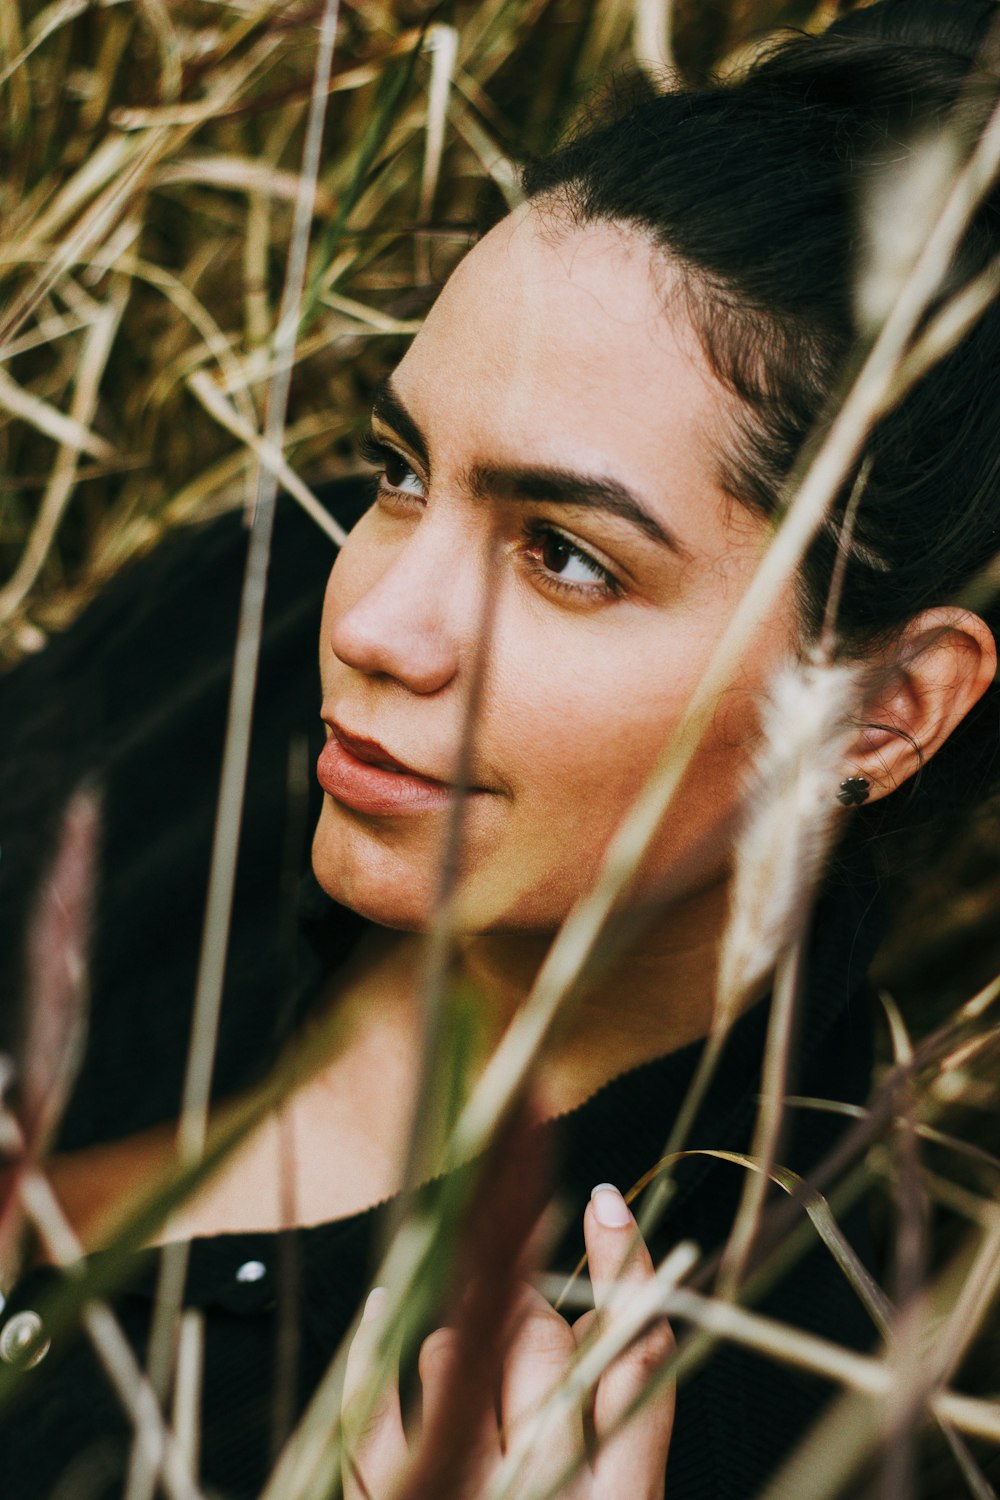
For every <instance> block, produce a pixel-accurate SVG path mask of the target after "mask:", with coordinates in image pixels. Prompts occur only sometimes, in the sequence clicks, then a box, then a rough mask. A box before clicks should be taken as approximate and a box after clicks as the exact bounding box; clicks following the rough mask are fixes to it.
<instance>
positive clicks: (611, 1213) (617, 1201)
mask: <svg viewBox="0 0 1000 1500" xmlns="http://www.w3.org/2000/svg"><path fill="white" fill-rule="evenodd" d="M590 1201H591V1203H592V1204H593V1205H594V1217H595V1218H596V1220H597V1222H598V1224H603V1225H604V1227H605V1229H624V1228H625V1226H626V1224H631V1223H632V1214H631V1211H630V1209H629V1206H628V1204H627V1203H626V1202H625V1199H624V1198H623V1197H622V1195H621V1193H620V1192H619V1191H618V1189H617V1188H616V1187H615V1186H614V1184H613V1183H611V1182H599V1183H598V1184H597V1186H596V1187H595V1188H594V1190H593V1192H592V1193H591V1195H590Z"/></svg>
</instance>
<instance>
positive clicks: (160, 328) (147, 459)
mask: <svg viewBox="0 0 1000 1500" xmlns="http://www.w3.org/2000/svg"><path fill="white" fill-rule="evenodd" d="M836 8H837V7H836V6H835V5H834V4H832V3H826V4H821V5H813V4H808V3H794V0H786V3H780V0H767V3H764V0H730V3H728V4H724V3H712V4H709V3H704V0H701V3H700V0H687V3H684V4H679V5H677V6H676V8H675V10H674V12H673V14H671V12H670V8H669V7H668V6H667V5H666V4H663V3H657V0H637V3H633V0H628V3H625V0H598V3H587V0H510V3H504V0H483V3H476V4H462V3H455V4H453V5H444V6H437V7H432V6H428V5H419V4H383V3H378V0H355V3H353V4H351V3H346V0H345V3H344V4H343V5H342V7H341V12H340V16H339V22H338V33H337V46H336V54H335V62H334V74H333V83H332V91H331V95H330V98H329V101H328V111H327V119H326V125H325V147H324V153H323V164H322V169H321V173H320V177H319V184H318V189H319V190H318V194H317V201H316V212H315V216H314V223H313V234H312V240H311V247H310V258H309V264H308V270H307V277H306V290H305V296H304V299H303V315H302V319H301V324H300V327H299V330H298V339H297V349H296V361H295V369H294V374H293V380H292V386H291V395H290V403H289V409H288V420H287V428H286V443H285V448H284V455H285V458H286V460H287V462H288V463H289V464H290V466H291V468H292V469H293V470H294V472H295V474H296V475H297V476H298V477H299V479H300V480H301V481H302V482H303V483H304V484H305V485H307V486H311V485H315V484H317V483H319V482H321V481H322V480H324V479H326V478H329V477H331V476H333V475H337V474H342V473H346V472H350V471H351V470H352V469H353V468H354V467H355V466H356V462H357V461H356V458H355V456H354V453H355V450H354V436H355V434H356V432H357V430H358V428H359V427H360V426H362V425H363V424H364V422H365V421H366V417H367V407H368V400H369V396H370V392H371V389H372V387H373V385H374V383H375V381H376V380H377V379H378V378H379V377H380V376H381V375H382V374H383V373H384V372H385V371H386V370H387V369H388V368H389V367H391V364H392V363H393V361H394V360H395V359H396V358H397V357H398V354H399V352H400V349H401V347H402V342H403V340H405V339H406V338H407V337H409V336H410V335H411V334H412V332H413V331H414V329H415V327H416V326H417V324H418V321H419V318H420V315H421V312H422V310H423V309H424V308H425V307H426V305H427V303H428V301H429V300H430V298H431V297H432V296H433V293H434V291H435V290H436V288H437V287H438V286H439V285H440V284H441V283H442V281H443V280H444V278H445V277H446V275H447V274H448V271H449V270H450V268H451V267H452V265H453V264H454V263H455V261H456V259H457V258H458V257H459V256H460V255H461V254H462V252H463V251H464V250H465V249H466V247H467V246H468V244H469V243H470V241H471V240H472V238H473V237H474V236H475V233H476V231H477V226H478V225H480V224H481V223H483V222H489V221H490V220H491V219H492V218H493V217H495V216H496V215H497V214H499V213H501V212H503V211H504V208H505V207H506V206H508V205H510V204H512V203H514V202H516V201H517V192H518V190H517V175H516V166H515V164H516V162H517V160H518V159H520V158H521V157H522V156H523V155H524V154H526V153H530V152H536V151H542V150H544V149H546V148H547V147H548V146H550V145H551V144H552V143H553V141H554V140H555V139H556V138H557V137H558V136H559V135H560V134H561V133H562V132H563V131H564V130H565V129H566V128H568V127H569V126H570V125H571V124H572V123H573V122H574V121H575V120H576V119H578V118H579V116H580V113H581V110H582V109H583V108H585V106H586V103H587V101H588V100H589V99H590V98H592V96H593V94H594V91H595V89H596V88H598V87H599V86H603V85H605V84H606V83H607V81H608V79H609V78H611V77H614V76H624V75H628V76H629V77H630V78H633V77H635V76H637V77H638V79H640V80H641V79H643V78H650V79H654V80H655V79H656V78H658V77H659V76H661V74H662V68H663V64H664V61H665V60H666V59H667V58H668V57H672V60H673V63H674V64H675V66H676V68H677V70H678V72H679V73H680V74H681V75H682V76H683V77H685V78H688V79H690V80H697V79H699V78H701V77H703V76H704V75H705V74H706V73H707V72H708V71H709V70H710V69H712V68H718V67H725V66H729V65H731V64H732V63H733V62H734V61H735V60H738V58H739V57H740V56H741V55H742V52H743V50H744V49H745V48H746V47H748V46H752V45H753V41H754V39H755V38H756V37H757V36H759V35H762V34H764V33H765V32H767V31H769V30H770V29H771V28H772V27H774V26H775V25H783V24H796V25H809V26H816V27H819V26H821V25H823V24H825V23H826V22H827V21H828V20H829V19H831V17H832V14H833V13H834V11H835V10H836ZM320 11H321V7H320V5H318V4H316V3H312V0H310V3H299V0H296V3H279V0H267V3H263V4H261V3H255V0H178V3H163V0H104V3H96V4H90V5H88V4H86V3H85V0H79V3H77V0H56V3H53V4H49V5H43V4H36V3H28V0H2V4H0V91H2V92H0V165H2V173H0V279H2V294H0V309H2V311H0V661H2V662H4V663H5V664H9V663H11V662H14V661H16V660H17V659H18V658H19V657H20V656H22V655H24V654H25V653H27V652H30V651H33V650H36V649H39V648H40V647H41V646H42V645H43V644H44V640H45V637H46V635H47V633H48V632H50V631H52V630H55V629H59V628H60V627H62V626H64V625H65V624H66V623H68V622H69V621H70V620H71V619H72V618H73V616H74V615H75V613H76V612H77V611H78V610H79V609H80V608H81V607H82V605H83V604H85V603H86V601H87V599H88V598H89V597H91V595H92V594H93V592H94V591H95V590H96V589H98V588H99V587H100V586H101V583H102V582H103V581H105V580H106V579H107V578H108V577H109V576H111V575H112V574H113V573H114V572H115V570H116V569H118V568H119V567H121V566H122V565H123V564H124V563H125V562H127V560H128V559H129V558H130V557H132V556H134V555H136V554H137V553H139V552H142V551H143V550H145V549H147V548H149V547H150V546H152V545H154V544H155V542H156V541H157V540H158V539H159V538H160V537H161V536H162V535H163V534H164V533H165V532H166V531H168V530H169V529H170V528H171V527H173V526H177V525H182V524H187V523H190V522H193V521H197V520H199V519H202V518H205V517H207V516H210V515H212V514H215V513H217V512H218V511H219V510H221V509H224V508H229V507H235V506H239V505H241V504H243V503H245V502H246V501H247V499H248V497H249V496H250V495H251V494H252V487H253V482H254V475H255V468H256V462H257V459H256V456H255V453H254V451H253V448H254V444H255V443H256V442H258V441H259V434H260V433H261V432H262V431H263V429H264V426H265V418H266V400H267V393H268V388H269V381H270V379H271V377H272V375H273V373H274V359H273V350H274V346H275V335H276V329H275V322H276V317H277V309H278V304H279V299H280V296H281V288H282V281H283V277H284V270H285V260H286V253H287V244H288V238H289V232H290V226H291V223H292V216H293V213H294V205H295V200H296V195H297V193H298V191H299V180H298V171H299V163H300V161H301V156H302V141H303V128H304V121H305V116H306V112H307V109H308V106H309V95H310V88H311V79H312V70H313V62H314V54H315V43H316V26H317V23H318V19H319V16H320ZM628 86H629V87H633V86H636V85H635V84H634V83H633V82H630V83H629V84H628ZM639 86H641V84H640V85H639ZM646 86H651V85H650V84H648V83H647V85H646ZM248 436H249V442H248V441H247V438H248ZM998 883H1000V874H998V861H997V824H996V815H995V813H994V812H991V811H989V810H987V811H985V812H982V813H980V814H979V815H978V816H977V818H976V819H975V820H974V822H973V824H972V825H971V827H970V828H969V829H968V830H966V831H965V833H964V836H963V838H962V839H961V840H960V841H958V842H956V843H953V845H952V847H951V848H950V849H949V850H948V851H947V852H944V853H938V854H937V856H936V857H935V858H933V859H929V860H928V861H927V862H926V863H921V864H920V866H919V867H915V868H914V869H913V870H912V871H911V873H910V875H909V876H908V877H907V881H906V885H907V887H908V894H907V897H906V900H905V902H903V903H902V904H901V906H900V911H899V916H898V919H897V927H896V931H895V933H894V935H893V936H892V938H891V939H890V942H889V943H888V944H887V947H886V949H885V952H884V955H883V958H882V960H881V964H880V969H879V979H880V982H882V983H884V984H885V985H886V986H887V987H888V988H890V989H891V990H892V991H893V992H894V994H895V995H896V997H897V999H898V1000H899V1002H900V1004H901V1006H902V1009H903V1011H904V1014H905V1016H906V1021H907V1025H908V1027H909V1030H910V1033H911V1035H912V1036H913V1038H914V1039H915V1040H919V1039H920V1038H922V1037H923V1036H925V1035H926V1034H927V1033H928V1032H929V1031H930V1029H931V1027H932V1026H934V1025H942V1024H946V1023H947V1022H948V1021H949V1019H951V1018H952V1017H953V1016H954V1015H955V1013H956V1011H957V1007H958V1006H959V1004H960V1003H961V1002H962V1001H963V1000H965V999H967V998H968V996H969V995H970V994H972V993H973V991H974V990H975V989H976V988H977V987H979V986H980V985H982V984H983V983H985V982H986V980H987V979H988V978H989V977H990V975H991V974H992V973H993V972H994V971H995V969H996V967H997V958H998V956H1000V941H998V937H997V932H996V925H997V924H996V921H995V913H996V903H997V895H998ZM887 1037H888V1031H887ZM898 1043H899V1038H898V1037H897V1046H898ZM996 1051H997V1043H996V1037H995V1034H994V1032H993V1031H992V1029H991V1026H989V1025H987V1026H984V1029H983V1030H982V1032H981V1033H980V1034H979V1035H978V1036H977V1037H976V1038H975V1046H973V1045H972V1044H971V1043H970V1044H969V1046H968V1050H967V1051H965V1052H963V1051H962V1050H961V1049H960V1048H959V1049H957V1050H955V1051H953V1052H952V1053H951V1054H949V1058H950V1065H949V1066H948V1067H947V1068H944V1069H940V1070H938V1071H935V1070H934V1069H933V1068H931V1069H928V1070H926V1071H925V1072H924V1073H923V1074H922V1075H921V1077H920V1080H919V1087H918V1088H916V1089H915V1090H914V1096H913V1100H912V1101H911V1106H909V1107H912V1108H913V1109H914V1110H915V1111H916V1112H917V1113H918V1114H920V1116H921V1119H922V1122H923V1124H924V1126H925V1127H926V1129H931V1130H935V1131H937V1132H938V1136H939V1137H941V1136H942V1133H943V1134H944V1135H950V1136H953V1137H955V1138H957V1139H958V1140H959V1141H960V1142H962V1143H964V1144H965V1145H966V1146H972V1147H973V1148H974V1150H975V1151H978V1153H979V1154H978V1155H975V1154H974V1152H973V1153H972V1154H970V1153H969V1152H968V1151H966V1152H965V1154H964V1156H963V1154H962V1152H961V1151H958V1152H957V1153H956V1149H955V1148H954V1144H953V1143H949V1141H948V1140H946V1139H942V1138H936V1139H934V1140H929V1139H928V1138H927V1137H926V1134H925V1138H924V1141H923V1142H922V1146H921V1150H922V1153H923V1155H922V1159H921V1172H922V1174H923V1181H924V1186H925V1189H926V1190H927V1192H928V1195H929V1199H930V1200H931V1201H932V1202H933V1203H934V1205H935V1208H934V1213H933V1216H932V1219H931V1233H930V1239H929V1269H930V1270H931V1271H932V1272H934V1271H937V1270H938V1269H940V1268H941V1267H942V1266H944V1265H945V1264H946V1263H947V1262H948V1261H949V1259H950V1257H951V1255H952V1254H953V1252H954V1250H955V1247H956V1245H957V1244H958V1243H959V1242H960V1240H961V1239H962V1237H963V1236H964V1234H965V1233H966V1230H967V1226H968V1221H969V1220H970V1219H971V1220H973V1221H976V1216H977V1214H979V1215H981V1219H980V1221H979V1222H981V1223H982V1225H983V1227H984V1229H985V1228H988V1227H989V1225H990V1224H992V1222H993V1217H994V1216H995V1214H996V1198H997V1192H998V1187H1000V1163H998V1162H997V1161H996V1160H995V1159H991V1158H990V1157H989V1156H988V1155H986V1154H984V1153H986V1152H988V1151H992V1152H993V1153H994V1157H995V1154H996V1152H997V1151H998V1149H1000V1130H998V1129H997V1111H996V1103H997V1094H996V1087H995V1081H994V1080H995V1068H996ZM888 1058H889V1044H888V1040H887V1043H886V1065H887V1066H888ZM870 1166H871V1168H872V1170H873V1171H874V1173H875V1174H876V1175H880V1174H881V1175H882V1176H883V1177H884V1179H885V1181H886V1183H887V1187H886V1192H885V1194H884V1199H883V1202H884V1217H885V1236H886V1240H887V1241H889V1240H891V1238H892V1235H893V1233H894V1228H893V1212H894V1210H893V1208H892V1195H893V1184H894V1181H895V1180H896V1173H897V1171H898V1163H897V1162H896V1161H895V1159H894V1153H893V1150H892V1149H890V1148H888V1147H887V1148H885V1149H881V1148H880V1149H878V1150H876V1151H875V1152H874V1154H873V1156H872V1158H871V1162H870ZM997 1353H998V1351H997V1339H996V1335H995V1333H993V1332H991V1331H990V1325H989V1324H987V1323H985V1322H984V1325H983V1330H982V1336H981V1337H980V1338H979V1340H978V1341H977V1343H976V1346H975V1348H974V1350H973V1352H972V1354H971V1356H970V1359H969V1362H968V1364H967V1366H966V1368H965V1371H964V1381H963V1384H964V1386H965V1387H966V1388H970V1389H974V1390H978V1391H989V1390H992V1389H993V1388H995V1385H996V1379H995V1374H994V1373H993V1372H994V1371H995V1369H996V1367H997V1360H996V1355H997ZM938 1454H939V1456H938ZM922 1483H923V1488H922V1489H921V1491H920V1493H921V1494H927V1495H931V1494H935V1495H938V1496H940V1497H941V1500H945V1497H948V1496H952V1495H955V1494H957V1493H964V1492H966V1491H965V1488H962V1489H958V1488H957V1486H958V1485H959V1484H960V1483H961V1481H960V1480H959V1479H958V1477H957V1471H956V1469H955V1466H954V1462H953V1460H952V1458H951V1456H950V1455H949V1454H948V1453H946V1452H945V1450H944V1448H943V1446H942V1447H941V1448H940V1451H939V1450H938V1449H935V1450H934V1456H933V1457H929V1458H928V1460H927V1463H926V1465H925V1467H924V1476H923V1481H922ZM970 1492H972V1493H975V1491H970ZM831 1493H832V1491H831ZM982 1493H986V1494H989V1493H992V1491H991V1490H986V1491H983V1492H982Z"/></svg>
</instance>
